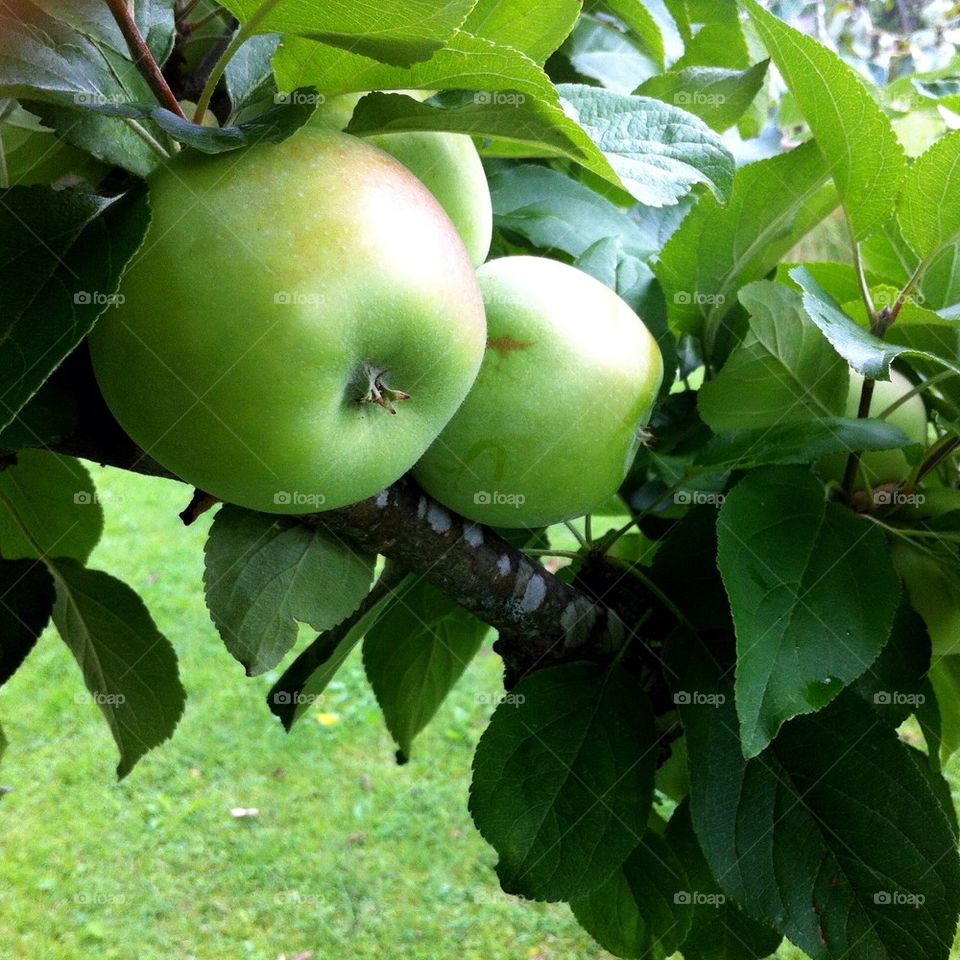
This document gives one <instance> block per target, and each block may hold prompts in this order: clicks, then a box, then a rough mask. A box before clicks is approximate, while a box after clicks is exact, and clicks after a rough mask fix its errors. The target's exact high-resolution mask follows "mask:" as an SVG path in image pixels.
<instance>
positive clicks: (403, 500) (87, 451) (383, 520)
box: [0, 416, 627, 688]
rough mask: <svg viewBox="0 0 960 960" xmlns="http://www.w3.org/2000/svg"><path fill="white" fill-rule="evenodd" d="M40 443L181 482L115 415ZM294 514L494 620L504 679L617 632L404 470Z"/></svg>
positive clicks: (612, 622) (601, 611) (604, 651)
mask: <svg viewBox="0 0 960 960" xmlns="http://www.w3.org/2000/svg"><path fill="white" fill-rule="evenodd" d="M111 419H112V418H111ZM94 425H95V429H91V427H94ZM48 449H51V450H53V451H55V452H58V453H65V454H69V455H71V456H75V457H82V458H83V459H86V460H91V461H94V462H96V463H100V464H102V465H104V466H111V467H117V468H120V469H123V470H129V471H132V472H135V473H141V474H145V475H148V476H156V477H164V478H166V479H172V480H177V481H178V482H182V481H179V478H177V477H175V476H174V475H173V474H172V473H170V472H169V471H168V470H166V469H165V468H163V467H162V466H160V464H158V463H157V462H156V461H154V460H153V459H152V458H150V457H149V456H147V455H146V454H145V453H144V452H143V451H142V450H140V449H139V448H137V447H136V446H135V445H134V444H133V442H132V441H131V440H130V439H129V437H127V436H126V435H125V434H124V433H123V432H122V431H121V430H120V429H119V427H118V426H116V424H115V422H113V423H112V424H111V423H109V422H107V423H105V422H104V420H103V419H102V418H101V417H100V416H97V417H95V418H94V419H93V421H92V422H88V421H86V419H84V420H82V421H81V429H80V430H79V431H78V432H77V434H76V435H75V436H73V437H71V438H68V439H64V440H62V441H60V442H57V443H55V444H51V445H50V446H49V447H48ZM2 455H3V454H2V452H0V456H2ZM203 502H204V499H203V495H201V496H200V497H197V496H195V497H194V498H193V500H192V501H191V505H190V506H189V507H188V508H187V510H185V511H184V514H183V516H184V519H185V520H186V521H187V522H189V520H190V518H191V517H193V516H194V514H195V512H196V508H197V505H198V504H200V503H203ZM303 519H304V521H305V522H308V523H313V524H316V525H318V526H319V527H321V528H323V529H324V530H325V531H327V532H328V533H329V534H330V535H331V536H333V537H335V538H336V537H339V538H343V539H345V540H348V541H350V542H351V543H353V544H355V545H356V546H358V547H360V548H361V549H362V550H364V551H365V552H368V553H371V554H382V555H383V556H385V557H387V558H388V559H390V560H393V561H395V562H397V563H398V564H400V565H402V566H403V567H405V568H406V569H408V570H410V571H412V572H414V573H417V574H420V575H421V576H423V577H425V578H426V579H427V580H428V581H429V582H430V583H431V584H433V585H434V586H436V587H437V588H438V589H440V590H442V591H443V592H444V593H446V594H447V595H448V596H450V597H451V598H452V599H454V600H456V601H457V603H459V604H460V605H461V606H462V607H464V609H466V610H468V611H469V612H470V613H473V614H474V615H475V616H477V617H478V618H479V619H481V620H483V621H484V622H485V623H488V624H489V625H490V626H492V627H494V628H495V629H496V630H497V631H498V632H499V635H500V636H499V639H498V641H497V643H496V646H495V649H496V650H497V652H498V653H499V654H500V656H501V657H502V658H503V661H504V667H505V683H506V686H507V687H508V688H510V687H512V686H514V685H515V684H516V683H517V682H518V681H519V680H520V679H522V678H523V677H524V676H525V675H526V674H528V673H530V672H531V671H533V670H536V669H541V668H543V667H545V666H549V665H551V664H556V663H562V662H564V661H567V660H573V659H608V658H611V657H612V656H614V655H615V654H616V652H617V651H618V650H619V649H620V647H621V646H622V644H623V643H624V642H625V640H626V636H627V631H626V629H625V628H624V625H623V623H622V622H621V620H620V618H619V617H618V616H617V614H616V613H615V612H614V611H613V610H611V609H610V608H608V607H606V606H605V605H604V604H602V603H599V602H596V601H595V600H593V599H592V598H590V597H589V596H587V595H586V594H585V593H584V592H582V591H581V590H578V589H577V588H576V587H574V586H572V585H571V584H569V583H565V582H564V581H562V580H560V579H559V578H557V577H556V576H554V575H553V574H551V573H550V572H549V571H548V570H546V569H545V568H544V567H543V566H542V565H541V564H540V563H537V562H536V561H535V560H532V559H531V558H530V557H528V556H527V555H526V554H524V553H523V552H522V551H521V550H519V549H517V548H516V547H514V546H513V545H511V544H510V543H508V542H507V541H506V540H505V539H504V538H503V537H501V536H499V535H498V534H497V533H495V532H494V531H493V530H491V529H490V528H488V527H484V526H481V525H480V524H475V523H472V522H471V521H469V520H466V519H464V518H463V517H461V516H459V515H457V514H454V513H452V512H451V511H449V510H447V509H446V508H445V507H443V506H441V505H440V504H438V503H436V502H435V501H434V500H432V499H431V498H429V497H428V496H427V495H426V494H425V493H424V492H423V491H422V490H421V489H420V488H419V487H418V486H417V485H416V484H415V483H414V481H413V480H411V479H410V478H409V477H402V478H401V479H400V480H398V481H397V482H396V483H395V484H393V485H392V486H391V487H389V488H388V489H386V490H383V491H381V493H379V494H378V495H377V496H376V497H371V498H370V499H368V500H363V501H361V502H360V503H355V504H351V505H350V506H347V507H341V508H339V509H336V510H329V511H325V512H323V513H316V514H309V515H306V516H305V517H304V518H303Z"/></svg>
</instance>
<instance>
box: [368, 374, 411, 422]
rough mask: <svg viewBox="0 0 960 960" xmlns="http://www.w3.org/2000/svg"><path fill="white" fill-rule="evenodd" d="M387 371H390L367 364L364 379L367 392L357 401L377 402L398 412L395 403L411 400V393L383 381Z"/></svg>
mask: <svg viewBox="0 0 960 960" xmlns="http://www.w3.org/2000/svg"><path fill="white" fill-rule="evenodd" d="M387 373H389V371H388V370H378V369H377V368H376V367H374V366H371V365H370V364H365V365H364V368H363V372H362V380H363V381H364V382H365V385H366V392H365V393H363V394H362V395H361V396H359V397H358V398H357V403H376V404H378V405H379V406H381V407H383V409H384V410H389V411H390V413H393V414H396V412H397V408H396V407H395V406H394V404H395V403H399V402H400V401H401V400H409V399H410V394H409V393H405V392H404V391H403V390H394V389H393V388H392V387H388V386H387V385H386V384H385V383H384V382H383V377H384V375H385V374H387Z"/></svg>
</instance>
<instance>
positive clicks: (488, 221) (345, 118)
mask: <svg viewBox="0 0 960 960" xmlns="http://www.w3.org/2000/svg"><path fill="white" fill-rule="evenodd" d="M388 92H390V91H388ZM392 92H394V93H399V94H403V95H404V96H407V97H413V98H414V99H415V100H426V99H427V98H428V97H429V96H431V94H432V91H430V90H395V91H392ZM364 96H365V94H363V93H347V94H343V95H341V96H338V97H331V98H330V99H329V100H326V101H324V103H322V104H321V105H320V107H319V108H318V109H317V111H316V112H315V113H314V115H313V117H312V118H311V120H310V124H311V126H316V127H325V128H327V129H336V130H343V129H345V128H346V126H347V124H348V123H349V122H350V118H351V117H352V116H353V111H354V108H355V107H356V105H357V104H358V103H359V102H360V100H361V99H362V98H363V97H364ZM364 139H365V140H367V142H368V143H372V144H374V145H375V146H378V147H379V148H380V149H381V150H385V151H386V152H387V153H389V154H390V156H391V157H394V158H395V159H396V160H399V161H400V162H401V163H402V164H403V165H404V166H405V167H406V168H407V169H408V170H409V171H410V172H411V173H413V174H414V175H415V176H416V177H417V178H418V179H419V180H420V181H421V182H422V183H423V184H424V186H425V187H426V188H427V189H428V190H429V191H430V192H431V193H432V194H433V195H434V197H436V199H437V200H438V201H439V203H440V206H441V207H443V209H444V210H446V212H447V216H448V217H449V218H450V219H451V220H452V221H453V225H454V226H455V227H456V228H457V232H458V233H459V234H460V237H461V238H462V240H463V243H464V246H466V248H467V252H468V253H469V254H470V259H471V260H472V261H473V265H474V266H475V267H479V266H480V264H481V263H483V262H484V260H486V259H487V254H488V253H489V252H490V241H491V239H492V238H493V203H492V201H491V199H490V188H489V187H488V186H487V177H486V174H485V173H484V170H483V163H482V162H481V160H480V154H479V153H477V148H476V147H475V146H474V145H473V140H472V139H471V138H470V137H469V136H467V135H466V134H463V133H442V132H433V131H418V132H407V133H378V134H376V135H374V136H371V137H365V138H364Z"/></svg>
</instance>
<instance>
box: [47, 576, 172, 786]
mask: <svg viewBox="0 0 960 960" xmlns="http://www.w3.org/2000/svg"><path fill="white" fill-rule="evenodd" d="M50 572H51V573H52V574H53V578H54V582H55V583H56V589H57V600H56V604H55V605H54V608H53V622H54V623H55V624H56V627H57V630H58V631H59V633H60V636H61V637H62V638H63V641H64V642H65V643H66V645H67V646H68V647H69V648H70V651H71V653H73V655H74V657H76V660H77V663H78V664H79V665H80V669H81V670H82V671H83V679H84V681H85V682H86V685H87V689H88V690H89V691H90V695H91V698H92V700H93V702H94V703H96V704H97V706H98V707H100V710H101V711H102V713H103V715H104V717H105V718H106V720H107V724H108V725H109V727H110V731H111V733H112V734H113V739H114V740H115V741H116V743H117V747H118V748H119V750H120V762H119V764H118V765H117V776H118V777H121V778H122V777H125V776H126V775H127V774H128V773H129V772H130V771H131V770H132V769H133V766H134V764H135V763H136V762H137V761H138V760H139V759H140V757H142V756H143V755H144V754H145V753H146V752H147V751H148V750H150V749H151V748H153V747H155V746H157V745H158V744H160V743H162V742H163V741H164V740H166V739H168V738H169V737H170V736H171V735H172V734H173V731H174V729H175V728H176V726H177V723H178V721H179V720H180V716H181V714H182V713H183V707H184V701H185V694H184V691H183V687H182V686H181V684H180V678H179V675H178V673H177V657H176V654H175V653H174V651H173V647H172V646H170V642H169V641H168V640H167V638H166V637H164V636H163V634H161V633H160V632H159V631H158V630H157V627H156V625H155V624H154V622H153V620H152V619H151V617H150V614H149V612H148V611H147V608H146V607H145V606H144V604H143V601H142V600H141V599H140V597H138V596H137V594H136V593H134V591H133V590H131V589H130V588H129V587H128V586H127V585H126V584H124V583H122V582H121V581H119V580H116V579H115V578H113V577H111V576H108V575H107V574H106V573H101V572H100V571H99V570H86V569H84V568H83V567H81V566H80V564H78V563H76V562H75V561H73V560H57V561H55V562H53V563H51V564H50Z"/></svg>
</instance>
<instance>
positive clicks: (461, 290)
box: [90, 129, 486, 513]
mask: <svg viewBox="0 0 960 960" xmlns="http://www.w3.org/2000/svg"><path fill="white" fill-rule="evenodd" d="M150 180H151V182H150V187H151V192H150V199H151V207H152V210H153V220H152V222H151V224H150V228H149V231H148V234H147V237H146V239H145V241H144V244H143V247H142V248H141V250H140V253H139V255H138V256H137V258H136V259H135V260H134V262H133V263H132V265H131V266H130V267H129V268H128V270H127V272H126V274H125V276H124V278H123V281H122V283H121V287H120V291H119V299H120V301H121V302H119V303H117V304H116V305H115V306H112V307H111V308H110V309H108V310H107V311H106V312H105V314H104V315H103V317H102V318H101V319H100V321H99V323H98V324H97V326H96V328H95V329H94V331H93V333H92V334H91V338H90V346H91V350H92V356H93V362H94V367H95V370H96V374H97V378H98V380H99V383H100V386H101V388H102V390H103V394H104V396H105V398H106V400H107V403H108V404H109V406H110V408H111V409H112V411H113V413H114V414H115V416H116V417H117V419H118V420H119V421H120V423H121V425H122V426H123V427H124V428H125V429H126V430H127V432H128V433H129V434H130V436H131V437H133V439H134V440H136V441H137V443H139V444H140V445H141V446H142V447H143V448H144V450H146V452H147V453H148V454H150V455H151V456H152V457H154V458H155V459H156V460H157V461H158V462H159V463H161V464H162V465H163V466H164V467H166V468H167V469H168V470H170V471H172V472H173V473H174V474H176V475H177V476H179V477H181V478H182V479H184V480H186V481H188V482H190V483H192V484H194V485H196V486H197V487H199V488H201V489H203V490H205V491H207V492H208V493H210V494H213V495H214V496H216V497H219V498H221V499H223V500H227V501H230V502H233V503H237V504H240V505H241V506H245V507H249V508H251V509H254V510H263V511H268V512H276V513H305V512H309V511H310V510H313V509H331V508H334V507H338V506H342V505H343V504H347V503H352V502H354V501H357V500H361V499H363V498H365V497H369V496H372V495H373V494H375V493H377V492H378V491H380V490H382V489H383V488H384V487H386V486H388V485H389V484H390V483H392V482H393V481H394V480H396V479H397V477H399V476H400V475H401V474H402V473H404V472H405V471H406V470H408V469H409V468H410V467H411V466H412V465H413V464H414V463H415V462H416V461H417V460H418V459H419V457H420V456H421V454H422V453H423V452H424V450H426V448H427V447H428V446H429V444H430V443H431V442H432V441H433V440H434V438H435V437H436V436H437V434H438V433H439V432H440V430H441V429H442V427H443V426H444V425H445V424H446V422H447V421H448V420H449V419H450V417H451V416H452V415H453V413H454V412H455V410H456V409H457V407H458V406H459V405H460V403H461V402H462V401H463V398H464V397H465V396H466V394H467V392H468V390H469V388H470V385H471V384H472V383H473V380H474V377H475V376H476V373H477V370H478V368H479V366H480V362H481V360H482V357H483V351H484V344H485V335H486V328H485V322H484V311H483V299H482V296H481V292H480V289H479V287H478V284H477V280H476V277H475V275H474V272H473V266H472V264H471V262H470V258H469V256H468V255H467V252H466V250H465V249H464V246H463V244H462V243H461V242H460V238H459V237H458V235H457V233H456V231H455V230H454V228H453V225H452V224H451V223H450V220H449V218H448V217H447V216H446V215H445V214H444V212H443V210H442V208H441V207H440V205H439V204H438V203H437V202H436V201H435V200H434V199H433V197H432V196H431V195H430V193H429V192H428V191H427V190H426V188H425V187H424V186H423V185H422V184H421V183H420V182H419V181H418V180H417V179H416V178H415V177H414V176H412V175H411V174H410V173H409V171H407V170H406V169H405V168H404V167H403V166H401V165H400V164H399V163H397V161H395V160H394V159H393V158H392V157H390V156H388V155H387V154H385V153H384V152H383V151H381V150H378V149H377V148H376V147H373V146H371V145H369V144H366V143H364V142H363V141H361V140H358V139H357V138H355V137H348V136H345V135H343V134H339V133H333V132H330V131H324V130H317V129H303V130H300V131H299V132H298V133H297V134H295V135H294V136H292V137H291V138H289V139H288V140H285V141H284V142H283V143H280V144H261V145H258V146H256V147H252V148H250V149H248V150H246V151H243V152H239V151H238V152H236V153H226V154H220V155H218V156H203V155H200V154H195V153H190V154H188V155H185V156H183V157H182V158H180V159H178V160H175V161H173V162H171V163H170V164H167V165H164V166H163V167H161V168H160V169H159V170H158V171H157V172H156V173H155V174H154V175H152V176H151V178H150Z"/></svg>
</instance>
